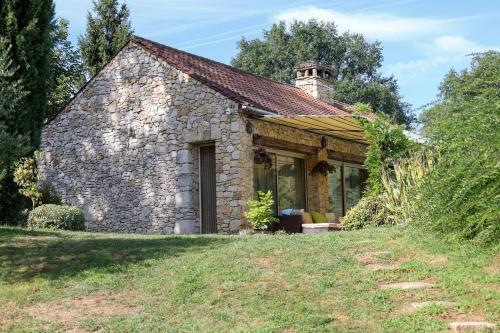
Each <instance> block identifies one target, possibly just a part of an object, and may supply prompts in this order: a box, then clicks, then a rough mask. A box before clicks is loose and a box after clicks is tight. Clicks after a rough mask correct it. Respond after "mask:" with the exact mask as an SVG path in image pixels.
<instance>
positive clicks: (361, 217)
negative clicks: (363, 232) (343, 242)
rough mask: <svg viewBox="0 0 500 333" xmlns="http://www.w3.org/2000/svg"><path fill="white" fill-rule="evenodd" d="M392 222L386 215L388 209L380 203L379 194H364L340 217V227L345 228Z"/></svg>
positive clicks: (351, 228) (359, 227)
mask: <svg viewBox="0 0 500 333" xmlns="http://www.w3.org/2000/svg"><path fill="white" fill-rule="evenodd" d="M388 223H391V224H393V223H394V220H392V219H390V218H389V216H388V211H387V210H386V209H385V207H384V204H383V203H382V198H381V196H380V195H378V196H374V195H366V196H364V197H363V198H361V200H359V202H358V203H357V205H356V206H354V207H352V208H351V209H350V210H349V211H348V212H347V214H346V216H344V218H343V219H341V224H342V227H343V228H344V229H346V230H354V229H361V228H364V227H366V226H379V225H382V224H388Z"/></svg>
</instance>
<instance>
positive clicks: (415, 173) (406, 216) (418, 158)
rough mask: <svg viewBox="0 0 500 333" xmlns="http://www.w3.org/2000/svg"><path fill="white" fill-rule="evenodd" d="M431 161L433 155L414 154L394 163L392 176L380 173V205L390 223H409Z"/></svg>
mask: <svg viewBox="0 0 500 333" xmlns="http://www.w3.org/2000/svg"><path fill="white" fill-rule="evenodd" d="M432 161H433V154H432V153H431V152H430V151H427V152H425V151H424V152H421V153H418V154H416V153H414V154H413V156H412V157H410V158H404V159H401V160H400V161H398V162H395V163H394V169H393V172H392V175H391V173H389V172H386V171H385V170H384V171H383V172H382V185H383V190H384V191H383V193H382V194H381V199H382V204H383V205H384V208H385V209H386V211H387V213H388V217H389V218H390V219H391V220H392V221H395V222H396V223H397V224H407V223H408V222H409V220H410V215H411V214H412V211H413V209H414V208H415V200H416V198H417V197H418V196H419V189H420V186H421V184H422V182H423V180H424V177H425V175H426V173H427V171H428V170H429V166H430V165H432Z"/></svg>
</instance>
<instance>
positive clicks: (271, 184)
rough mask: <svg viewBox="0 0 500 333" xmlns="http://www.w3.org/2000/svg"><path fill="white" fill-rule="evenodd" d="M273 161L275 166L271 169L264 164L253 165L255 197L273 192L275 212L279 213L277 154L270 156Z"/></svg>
mask: <svg viewBox="0 0 500 333" xmlns="http://www.w3.org/2000/svg"><path fill="white" fill-rule="evenodd" d="M268 155H269V157H270V158H271V160H272V161H273V166H272V167H271V168H269V169H268V168H265V167H264V164H257V163H254V164H253V188H254V195H255V197H257V192H258V191H262V192H267V191H269V190H271V192H273V199H274V205H273V206H274V207H273V208H274V211H275V212H276V214H277V213H278V205H277V202H276V198H277V194H278V188H277V178H276V154H268Z"/></svg>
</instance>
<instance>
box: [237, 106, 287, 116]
mask: <svg viewBox="0 0 500 333" xmlns="http://www.w3.org/2000/svg"><path fill="white" fill-rule="evenodd" d="M240 107H241V111H242V112H243V113H245V114H248V115H250V116H256V117H264V116H278V114H277V113H274V112H269V111H266V110H262V109H259V108H256V107H253V106H250V105H241V104H240Z"/></svg>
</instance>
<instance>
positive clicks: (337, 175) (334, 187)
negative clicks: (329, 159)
mask: <svg viewBox="0 0 500 333" xmlns="http://www.w3.org/2000/svg"><path fill="white" fill-rule="evenodd" d="M332 164H333V165H334V166H335V171H333V172H332V173H331V174H329V175H328V204H329V208H330V211H331V212H332V213H335V216H342V215H344V194H343V193H344V189H343V187H342V165H341V164H335V163H332Z"/></svg>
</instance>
